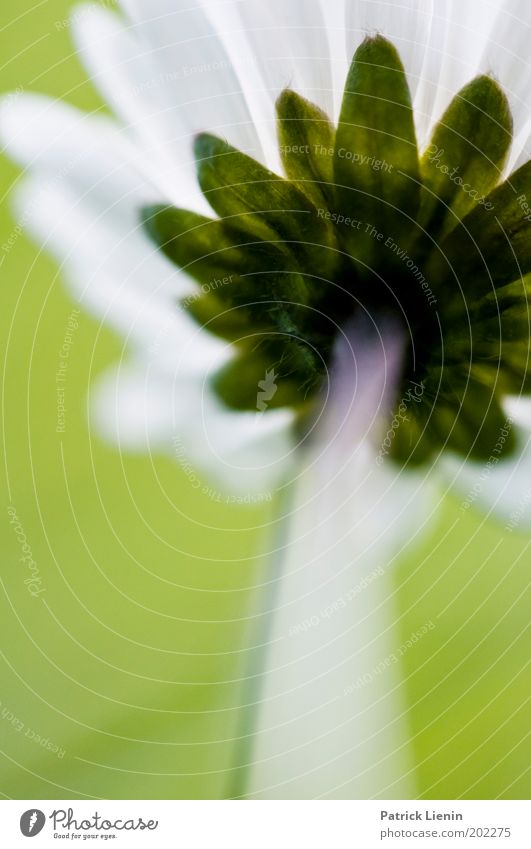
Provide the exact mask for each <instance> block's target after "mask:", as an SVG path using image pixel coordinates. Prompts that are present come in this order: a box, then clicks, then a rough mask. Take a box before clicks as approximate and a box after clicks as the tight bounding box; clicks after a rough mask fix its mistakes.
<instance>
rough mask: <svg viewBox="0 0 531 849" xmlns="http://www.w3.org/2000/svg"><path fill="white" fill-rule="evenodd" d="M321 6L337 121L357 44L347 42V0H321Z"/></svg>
mask: <svg viewBox="0 0 531 849" xmlns="http://www.w3.org/2000/svg"><path fill="white" fill-rule="evenodd" d="M321 8H322V10H323V17H324V20H325V23H326V35H327V39H328V53H329V56H330V62H331V74H332V88H333V99H334V111H333V115H332V117H333V118H334V119H335V120H336V121H337V119H338V118H339V112H340V109H341V102H342V100H343V91H344V89H345V81H346V77H347V72H348V68H349V63H350V61H351V59H352V54H353V53H354V50H355V48H356V47H357V45H356V44H353V45H350V44H348V45H347V43H346V38H345V34H346V30H345V26H346V14H347V3H346V0H321Z"/></svg>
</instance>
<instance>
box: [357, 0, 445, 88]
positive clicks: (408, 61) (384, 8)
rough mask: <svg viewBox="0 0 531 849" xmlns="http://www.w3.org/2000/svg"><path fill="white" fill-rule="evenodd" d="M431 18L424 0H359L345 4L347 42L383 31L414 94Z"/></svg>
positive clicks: (430, 10) (429, 9)
mask: <svg viewBox="0 0 531 849" xmlns="http://www.w3.org/2000/svg"><path fill="white" fill-rule="evenodd" d="M432 22H433V6H432V3H430V2H426V0H358V2H357V3H352V4H350V5H349V6H348V8H347V41H348V46H349V49H350V50H351V49H353V48H354V47H355V46H356V45H357V44H359V42H360V41H361V40H362V39H363V38H364V37H365V36H366V35H374V34H375V33H380V34H381V35H384V36H385V38H387V39H389V40H390V41H391V42H392V43H393V44H394V46H395V47H396V48H397V50H398V52H399V54H400V58H401V60H402V63H403V65H404V67H405V69H406V72H407V76H408V82H409V88H410V91H411V96H412V98H413V97H414V96H415V92H416V90H417V87H418V84H419V77H420V73H421V71H422V66H423V63H424V57H425V53H426V50H427V46H428V42H429V38H430V31H431V26H432Z"/></svg>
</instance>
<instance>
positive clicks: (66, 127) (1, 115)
mask: <svg viewBox="0 0 531 849" xmlns="http://www.w3.org/2000/svg"><path fill="white" fill-rule="evenodd" d="M0 138H1V139H2V141H3V142H4V144H5V145H6V150H7V151H8V153H9V154H10V155H11V156H12V157H13V158H14V159H16V160H17V161H18V162H19V163H20V164H21V165H22V166H23V167H29V168H32V169H35V170H37V171H39V172H45V173H46V174H47V175H48V176H49V178H50V179H53V181H54V183H55V184H57V185H67V186H68V187H70V188H71V189H73V190H75V191H77V192H78V193H79V195H80V197H82V198H83V199H84V200H85V201H86V202H91V198H92V196H94V197H96V198H97V203H98V205H99V206H100V207H102V206H103V205H104V204H105V202H107V203H108V205H110V204H111V203H115V202H116V200H117V199H118V200H120V201H127V204H126V203H122V204H121V208H120V209H118V208H117V207H116V206H114V207H113V211H114V213H115V214H116V215H118V214H121V212H123V211H124V209H126V207H128V208H129V214H131V213H134V214H136V211H137V207H139V206H140V204H142V205H145V204H146V203H153V202H159V203H164V202H168V201H169V200H171V198H170V196H169V195H168V194H167V193H166V192H162V193H161V192H160V190H159V188H158V187H157V186H156V185H155V184H154V183H153V179H152V177H153V174H152V169H151V168H150V166H149V161H148V159H147V158H146V156H145V153H144V152H143V151H142V149H140V148H139V147H138V146H136V145H135V144H133V143H131V141H130V139H129V138H128V136H127V134H126V133H125V132H124V130H123V129H122V128H120V127H119V126H118V125H117V124H116V123H115V122H114V121H112V120H110V119H108V118H104V117H101V116H98V115H90V114H87V113H85V112H81V111H79V110H78V109H75V108H74V107H72V106H68V105H67V104H64V103H61V102H60V101H54V100H52V99H51V98H49V97H44V96H42V95H35V94H25V95H22V96H21V97H18V98H16V99H15V100H10V99H9V98H6V99H5V100H4V101H3V102H1V104H0ZM185 189H186V182H185V181H183V184H182V186H181V189H180V192H179V199H180V201H181V204H182V205H183V206H186V207H188V208H194V209H197V208H198V207H199V208H200V209H204V210H207V211H208V209H209V207H208V204H207V203H206V201H205V200H204V198H203V197H202V195H201V193H200V192H199V190H198V188H197V185H196V184H195V183H194V184H193V185H191V184H189V185H188V194H186V192H185Z"/></svg>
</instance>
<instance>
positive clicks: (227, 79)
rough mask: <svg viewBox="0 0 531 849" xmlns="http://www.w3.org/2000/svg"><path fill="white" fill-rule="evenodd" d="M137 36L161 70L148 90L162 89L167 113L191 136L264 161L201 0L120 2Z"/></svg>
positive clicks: (228, 60) (231, 68)
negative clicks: (205, 135) (202, 135)
mask: <svg viewBox="0 0 531 849" xmlns="http://www.w3.org/2000/svg"><path fill="white" fill-rule="evenodd" d="M122 6H123V7H124V9H125V11H126V12H127V14H128V15H129V17H130V19H131V21H132V22H133V24H134V27H133V28H132V30H131V31H132V33H134V34H135V35H136V36H137V37H138V39H139V41H140V43H141V45H142V49H143V50H146V51H147V53H148V55H149V59H150V61H151V62H152V63H153V65H154V66H155V67H156V69H157V76H156V77H155V78H154V79H153V80H151V81H150V83H149V86H146V90H147V89H149V91H153V90H154V89H157V90H158V93H159V96H160V99H161V100H162V101H164V103H165V106H164V108H165V111H166V112H167V114H168V115H170V114H171V115H172V116H175V124H176V126H177V125H180V126H182V127H183V128H184V129H185V130H186V132H187V133H188V134H189V135H190V136H192V135H193V134H194V133H197V132H201V131H204V130H208V131H209V132H213V133H216V134H218V135H221V136H223V137H224V138H226V139H227V140H228V141H229V142H230V143H231V144H232V145H234V146H235V147H237V148H239V149H241V150H245V151H246V152H247V153H249V155H251V156H253V157H254V158H257V159H262V151H261V145H260V141H259V139H258V135H257V131H256V127H255V126H254V124H253V122H252V119H251V115H250V112H249V108H248V105H247V103H246V100H245V96H244V94H243V93H242V90H241V87H240V85H239V83H238V79H237V76H236V73H235V70H234V66H233V60H232V56H230V55H227V53H226V51H225V50H224V48H223V45H222V44H221V41H220V39H219V37H218V35H217V33H216V31H215V30H214V28H213V27H212V24H211V23H210V22H209V21H208V19H207V17H206V15H205V14H204V12H203V10H202V9H201V8H200V5H199V3H198V2H197V0H174V2H172V3H171V4H170V3H168V2H167V0H151V2H150V3H145V2H142V0H122Z"/></svg>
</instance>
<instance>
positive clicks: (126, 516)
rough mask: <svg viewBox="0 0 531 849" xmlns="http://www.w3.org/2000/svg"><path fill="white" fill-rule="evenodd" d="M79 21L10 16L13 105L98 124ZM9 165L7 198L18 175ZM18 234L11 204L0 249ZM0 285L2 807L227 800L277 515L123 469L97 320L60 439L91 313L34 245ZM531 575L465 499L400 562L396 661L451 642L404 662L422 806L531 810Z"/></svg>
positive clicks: (37, 12)
mask: <svg viewBox="0 0 531 849" xmlns="http://www.w3.org/2000/svg"><path fill="white" fill-rule="evenodd" d="M70 5H71V4H69V3H66V2H56V0H48V2H44V3H41V4H40V5H36V6H33V5H32V4H30V3H29V2H27V0H21V2H20V3H19V4H18V5H17V8H16V11H14V10H13V8H6V6H4V7H3V8H2V11H1V12H0V26H1V29H0V39H1V52H0V55H1V56H2V68H1V72H0V73H1V77H0V88H2V89H3V90H8V89H12V88H15V87H17V86H19V85H22V86H23V87H24V89H26V90H39V91H46V92H49V93H51V94H52V95H54V96H59V97H65V98H66V99H67V100H69V101H70V102H73V103H75V104H77V105H80V106H82V107H83V108H89V109H94V108H98V107H99V101H98V99H97V97H96V95H95V94H94V91H93V89H92V88H91V86H90V85H89V84H88V83H86V82H85V77H84V75H83V72H82V71H81V69H80V66H79V64H78V62H77V60H76V59H75V57H74V56H73V55H72V53H71V47H70V41H69V33H68V29H67V28H65V27H64V26H62V23H61V22H62V21H63V20H64V19H65V18H66V16H67V14H68V10H69V8H70ZM0 167H1V174H2V180H1V185H2V187H3V191H7V190H8V189H9V184H10V183H11V182H12V181H13V179H14V178H15V176H16V170H15V169H14V168H13V167H12V166H11V165H9V164H8V163H7V162H6V161H5V160H2V162H1V165H0ZM3 201H5V197H3ZM13 226H14V225H13V222H12V220H11V218H10V215H9V211H8V209H7V207H6V205H5V203H4V202H3V205H2V218H1V232H0V244H5V243H6V241H7V240H8V239H9V238H10V236H11V235H12V234H13V232H14V231H13ZM0 276H1V300H2V308H1V310H0V327H1V337H2V353H3V354H4V357H3V359H4V360H5V370H4V373H3V408H2V412H3V438H4V440H5V443H4V447H5V457H6V463H5V466H3V467H2V475H3V480H2V493H3V499H2V500H3V505H4V506H3V508H2V510H3V516H2V517H1V520H0V550H1V551H2V601H1V610H0V621H1V622H2V632H3V635H4V636H3V640H2V652H3V656H2V658H1V659H0V663H1V664H2V665H1V669H2V672H1V681H2V684H1V692H0V699H1V708H0V741H1V742H0V749H1V750H2V752H3V755H2V765H1V772H0V791H1V792H2V793H3V794H4V795H5V796H7V797H14V798H65V797H76V796H78V797H80V798H84V797H91V796H96V797H109V798H135V797H138V798H149V797H153V798H164V797H168V798H184V797H217V796H222V795H223V794H224V793H225V792H226V788H227V786H228V781H227V779H228V773H227V769H228V767H229V766H230V764H231V758H232V757H233V750H234V746H233V744H232V742H231V738H233V737H234V735H235V733H237V732H236V728H237V713H236V710H235V705H236V704H237V702H238V699H239V698H240V690H239V686H238V683H237V679H238V677H239V674H240V664H241V663H242V660H243V652H242V646H243V645H244V644H245V626H246V617H247V616H248V615H249V611H250V604H249V602H250V593H251V590H252V587H253V586H255V585H256V584H257V583H259V582H260V581H262V580H264V579H266V577H267V575H266V572H265V569H264V564H263V563H261V562H260V561H259V560H258V559H257V557H256V553H257V552H258V551H260V550H261V548H262V546H263V543H264V539H265V537H266V534H267V527H265V526H264V524H263V523H264V522H267V521H268V520H269V519H270V515H271V509H270V508H269V507H264V508H250V509H244V508H238V507H234V506H233V505H226V504H222V503H218V497H217V494H216V493H215V491H212V492H211V493H210V494H208V493H205V494H202V493H201V491H200V490H199V491H198V490H196V489H194V487H193V486H192V485H191V483H190V479H189V478H188V477H187V475H186V474H185V471H184V470H183V469H180V468H179V465H178V464H176V463H174V462H172V461H171V459H169V458H164V457H151V458H149V457H127V456H125V455H123V456H120V455H119V454H118V453H117V452H114V451H113V450H112V449H110V448H109V447H106V446H105V445H103V444H102V443H101V442H100V441H99V440H98V439H97V438H96V437H95V436H94V435H91V434H90V433H89V430H88V427H87V417H86V397H87V391H88V387H89V385H90V383H91V381H92V380H93V378H94V376H95V375H96V374H98V373H100V372H101V371H102V369H103V368H104V367H105V365H106V364H108V363H111V362H112V361H113V360H116V359H117V358H118V357H119V356H120V355H121V352H122V347H121V342H120V340H118V339H117V338H115V337H113V336H112V335H111V334H110V333H108V332H107V331H106V330H103V329H101V328H100V327H99V326H98V325H97V323H96V322H94V321H93V320H92V319H90V318H88V317H86V316H80V317H79V328H78V329H77V330H76V331H75V333H74V342H73V345H72V349H71V355H70V358H69V366H68V376H67V384H66V402H67V413H66V432H65V433H64V434H62V435H60V434H57V433H56V424H57V413H56V382H55V375H56V372H57V363H58V359H59V350H60V347H61V345H62V342H63V338H64V335H65V328H66V326H67V323H68V319H69V316H70V314H71V310H72V308H73V307H74V305H73V304H71V303H70V302H69V300H68V298H67V297H66V295H65V293H64V288H63V285H62V283H61V279H60V276H58V274H57V271H56V268H55V267H54V264H53V262H51V260H50V259H49V258H47V257H46V256H45V255H42V254H39V252H38V250H37V249H36V248H35V247H34V246H33V245H31V244H30V243H29V242H28V241H26V239H24V238H23V237H20V238H16V240H15V244H14V246H13V247H12V248H11V249H10V250H9V251H8V252H7V253H5V259H4V262H3V264H2V266H1V268H0ZM6 474H7V477H6ZM205 486H207V483H206V482H205ZM9 505H12V506H13V507H14V508H15V509H16V512H17V515H18V517H19V518H20V521H21V523H22V525H23V528H24V531H25V534H26V537H27V540H28V543H29V545H30V546H31V549H32V552H33V557H34V559H35V561H36V562H37V564H38V566H39V569H40V573H41V576H42V581H43V586H44V587H45V589H46V592H45V593H44V594H42V595H41V596H40V597H39V598H32V597H31V596H30V595H29V593H28V591H27V588H26V586H25V585H24V579H25V578H26V577H27V574H28V572H27V569H26V567H25V566H24V565H23V564H22V563H20V561H19V557H20V556H21V552H20V548H19V546H18V543H17V540H16V537H15V534H14V532H13V528H12V526H11V525H10V523H9V516H8V513H7V508H8V507H9ZM529 560H530V554H529V550H528V541H527V538H525V537H523V536H518V534H517V533H516V532H515V533H513V534H506V533H504V532H503V531H502V530H500V529H498V528H497V527H496V526H495V525H494V524H492V523H487V522H483V521H482V520H481V519H480V518H478V517H477V516H475V515H472V512H471V511H468V512H466V511H465V512H464V511H462V510H460V508H459V504H458V503H455V502H451V501H448V502H447V503H446V504H445V506H444V508H443V509H442V510H441V513H440V516H439V521H438V526H437V528H436V530H435V531H434V533H433V534H432V535H431V536H430V538H428V539H426V540H425V541H424V542H423V543H422V544H421V546H420V548H417V549H416V550H415V551H410V553H409V554H408V555H407V557H406V558H404V559H403V560H402V562H401V565H400V567H399V571H398V573H397V579H396V586H397V604H398V612H399V621H398V624H397V638H396V643H397V648H398V647H399V646H400V645H402V644H404V643H405V642H406V641H407V639H408V638H409V637H410V635H411V633H412V632H413V631H415V630H416V629H419V628H421V626H423V625H425V624H426V623H428V622H430V621H431V622H433V623H434V625H435V628H433V629H432V630H429V631H428V633H427V634H426V635H425V636H424V637H423V638H422V639H421V640H419V641H418V642H417V643H416V644H415V645H414V646H412V647H411V648H410V649H408V650H407V651H405V654H404V658H403V668H404V675H405V678H406V682H407V684H406V686H407V694H408V699H409V704H410V722H411V729H412V736H413V739H414V746H415V758H416V764H417V773H418V781H419V793H420V794H421V795H423V796H425V797H431V798H455V797H461V796H462V797H465V798H490V797H497V796H501V797H504V798H524V797H528V796H529V791H530V779H529V772H527V773H526V770H527V769H528V765H529V761H530V755H531V750H530V746H529V743H528V741H527V742H526V735H527V734H528V729H529V709H528V707H527V708H526V700H527V699H528V697H529V676H527V678H526V670H525V667H526V664H527V663H528V658H529V635H528V634H526V631H525V629H526V628H527V627H528V621H529V595H526V594H525V590H526V587H527V586H528V582H529ZM4 709H5V712H4ZM11 714H12V715H13V717H14V719H13V720H10V719H9V717H10V715H11ZM21 724H22V728H21ZM19 728H21V730H17V729H19ZM33 732H34V733H36V734H39V735H40V736H41V737H44V738H49V739H50V741H51V742H52V743H53V744H56V745H58V746H60V747H61V749H64V750H65V754H64V757H63V758H58V757H57V756H56V755H54V754H52V753H51V752H47V751H45V750H43V749H42V748H40V746H39V745H38V743H37V742H35V740H34V739H31V736H32V733H33Z"/></svg>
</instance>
